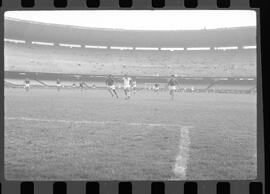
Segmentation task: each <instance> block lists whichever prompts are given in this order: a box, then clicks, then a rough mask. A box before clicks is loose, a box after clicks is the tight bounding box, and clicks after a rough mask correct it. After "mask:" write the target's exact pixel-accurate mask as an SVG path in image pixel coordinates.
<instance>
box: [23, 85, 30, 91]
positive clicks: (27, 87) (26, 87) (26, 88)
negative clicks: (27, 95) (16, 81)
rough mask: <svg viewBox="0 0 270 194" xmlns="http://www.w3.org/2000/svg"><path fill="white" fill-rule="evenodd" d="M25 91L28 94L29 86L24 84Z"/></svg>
mask: <svg viewBox="0 0 270 194" xmlns="http://www.w3.org/2000/svg"><path fill="white" fill-rule="evenodd" d="M24 87H25V91H26V92H28V91H29V88H30V85H29V84H25V86H24Z"/></svg>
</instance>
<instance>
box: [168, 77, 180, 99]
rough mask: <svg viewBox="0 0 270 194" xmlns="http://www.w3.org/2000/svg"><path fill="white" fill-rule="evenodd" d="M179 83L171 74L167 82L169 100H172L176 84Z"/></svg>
mask: <svg viewBox="0 0 270 194" xmlns="http://www.w3.org/2000/svg"><path fill="white" fill-rule="evenodd" d="M178 85H179V82H178V81H177V80H176V79H175V76H174V75H171V79H170V80H169V82H168V88H169V91H170V95H171V100H174V93H175V91H176V86H178Z"/></svg>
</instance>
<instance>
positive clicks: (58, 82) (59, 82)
mask: <svg viewBox="0 0 270 194" xmlns="http://www.w3.org/2000/svg"><path fill="white" fill-rule="evenodd" d="M56 87H57V91H58V92H59V91H60V88H61V87H62V85H61V81H60V79H57V80H56Z"/></svg>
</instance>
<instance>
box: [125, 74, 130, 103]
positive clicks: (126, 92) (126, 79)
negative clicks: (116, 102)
mask: <svg viewBox="0 0 270 194" xmlns="http://www.w3.org/2000/svg"><path fill="white" fill-rule="evenodd" d="M123 80H124V92H125V95H126V97H125V100H127V99H130V93H129V92H130V82H131V80H132V79H131V78H130V77H128V76H127V75H124V77H123Z"/></svg>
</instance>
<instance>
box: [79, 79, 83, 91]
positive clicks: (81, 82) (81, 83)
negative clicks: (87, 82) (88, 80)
mask: <svg viewBox="0 0 270 194" xmlns="http://www.w3.org/2000/svg"><path fill="white" fill-rule="evenodd" d="M79 86H80V89H81V92H82V91H83V86H84V82H83V81H80V84H79Z"/></svg>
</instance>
